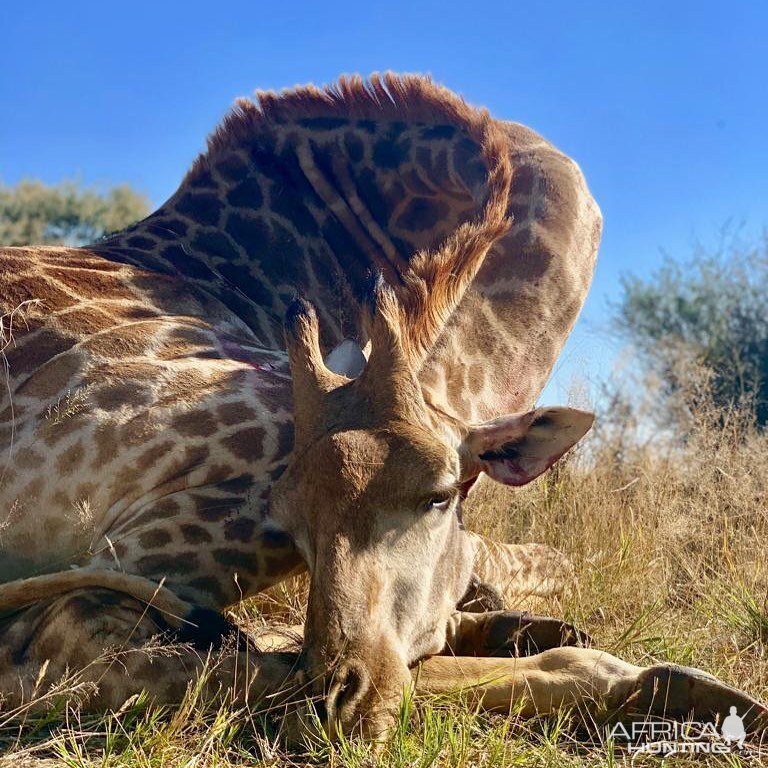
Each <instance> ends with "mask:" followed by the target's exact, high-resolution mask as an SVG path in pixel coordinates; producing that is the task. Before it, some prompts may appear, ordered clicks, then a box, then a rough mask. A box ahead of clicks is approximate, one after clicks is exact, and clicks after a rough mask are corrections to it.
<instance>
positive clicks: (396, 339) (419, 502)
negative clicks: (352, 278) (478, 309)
mask: <svg viewBox="0 0 768 768" xmlns="http://www.w3.org/2000/svg"><path fill="white" fill-rule="evenodd" d="M402 318H403V314H402V305H401V304H400V303H399V301H398V300H397V298H396V297H395V294H394V293H393V292H392V291H391V290H390V289H389V288H387V287H386V286H384V285H381V284H380V285H378V286H377V288H376V289H375V294H374V300H373V308H372V312H371V318H370V322H369V324H368V327H369V335H370V339H371V354H370V358H369V360H368V361H367V363H366V365H365V367H364V369H363V371H362V373H361V374H360V375H359V376H357V377H356V378H348V377H347V376H344V375H341V374H338V373H334V372H332V371H331V370H329V369H328V368H327V367H326V365H325V363H324V361H323V357H322V355H321V351H320V345H319V338H318V323H317V317H316V314H315V312H314V310H313V308H312V306H311V305H310V304H308V303H307V302H305V301H303V300H297V301H296V302H294V304H293V305H292V306H291V307H290V309H289V311H288V317H287V323H286V335H287V339H288V350H289V356H290V362H291V371H292V374H293V386H294V424H295V429H296V435H295V446H294V453H293V458H292V461H291V463H290V464H289V466H288V468H287V470H286V472H285V473H284V474H283V476H282V477H281V478H280V480H279V481H278V483H277V484H276V486H275V487H274V489H273V493H272V512H271V514H272V516H273V518H274V519H275V521H276V522H277V523H278V524H279V525H281V526H283V527H284V528H285V529H286V530H287V531H288V532H289V533H290V534H291V536H292V537H293V538H294V540H295V541H296V543H297V545H298V547H299V549H300V550H301V552H302V554H303V556H304V558H305V560H306V562H307V564H308V566H309V571H310V574H311V583H310V594H309V604H308V611H307V621H306V628H305V645H304V654H305V661H306V671H307V672H308V673H309V675H310V676H311V677H312V679H313V680H314V681H315V692H316V693H318V694H320V695H324V697H325V698H324V702H325V711H326V713H327V718H328V726H329V728H330V729H331V730H332V731H333V730H334V729H335V728H337V727H339V725H340V726H341V727H342V728H343V729H346V730H354V728H355V727H356V726H357V725H361V726H362V729H363V733H366V734H367V735H376V734H381V733H383V732H386V730H387V727H388V725H389V724H390V723H391V722H392V717H393V711H394V709H395V708H396V707H397V704H398V702H399V700H400V697H401V696H402V693H403V689H404V687H406V686H408V685H409V684H410V680H411V676H410V671H409V667H410V666H411V665H413V663H415V662H416V661H417V660H419V659H420V658H422V657H424V656H426V655H429V654H434V653H437V652H439V651H440V650H441V648H442V647H443V645H444V643H445V633H446V626H447V623H448V620H449V618H450V616H451V614H452V613H453V611H454V610H455V606H456V604H457V602H458V601H459V600H460V599H461V597H462V595H463V594H464V592H465V591H466V588H467V585H468V583H469V580H470V577H471V572H472V565H473V552H472V551H471V547H470V545H469V539H468V537H467V536H465V535H463V534H462V530H461V514H460V505H461V497H462V489H463V488H466V487H467V485H469V484H471V482H472V481H473V480H474V479H475V478H476V477H477V476H478V474H479V473H480V472H481V471H485V472H486V473H488V474H489V475H490V476H491V477H493V478H494V479H496V480H498V481H500V482H502V483H505V484H509V485H523V484H525V483H527V482H529V481H530V480H532V479H534V478H535V477H536V476H538V475H539V474H541V473H542V472H544V471H545V470H546V469H547V468H548V467H549V466H551V465H552V464H553V463H554V462H555V461H557V459H558V458H559V457H560V456H561V455H562V454H563V453H565V451H567V450H568V449H569V448H570V447H571V446H572V445H573V444H574V443H576V441H577V440H579V439H580V438H581V437H582V435H584V434H585V433H586V431H587V430H588V429H589V427H590V426H591V424H592V415H591V414H588V413H583V412H580V411H575V410H572V409H568V408H548V409H547V408H545V409H539V410H536V411H531V412H529V413H525V414H514V415H510V416H505V417H502V418H499V419H496V420H494V421H492V422H488V423H485V424H480V425H466V424H460V423H456V422H454V421H451V422H450V423H446V422H445V421H443V420H442V419H441V418H439V416H437V415H436V414H435V412H434V411H433V410H432V409H430V408H429V407H428V405H427V403H426V402H425V401H424V398H423V396H422V391H421V388H420V386H419V384H418V381H417V377H416V365H415V362H414V356H413V344H412V343H410V342H409V340H408V336H407V334H406V332H405V329H404V328H403V324H402ZM409 350H410V352H409Z"/></svg>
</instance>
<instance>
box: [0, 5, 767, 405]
mask: <svg viewBox="0 0 768 768" xmlns="http://www.w3.org/2000/svg"><path fill="white" fill-rule="evenodd" d="M766 41H768V3H766V2H763V1H762V0H760V1H757V0H754V1H753V2H738V1H736V2H731V3H728V4H725V3H721V2H720V3H715V2H712V1H711V0H702V1H701V2H697V3H692V2H675V0H667V2H657V0H651V1H649V2H642V3H640V2H633V3H629V2H610V3H608V2H604V3H583V2H582V3H574V2H572V0H566V1H565V2H561V1H560V0H557V1H555V2H534V1H533V0H529V1H528V2H526V3H518V2H485V3H470V2H462V3H450V2H445V0H444V1H443V2H441V3H426V2H415V1H414V0H409V1H404V0H390V2H387V3H386V4H385V3H380V4H376V3H361V2H358V3H351V2H330V1H327V2H323V3H292V2H283V3H260V2H256V1H255V0H251V2H226V1H225V0H222V1H221V2H218V3H212V2H206V3H202V2H192V1H190V0H187V1H186V2H176V1H173V2H158V1H156V2H151V3H150V2H143V1H139V2H131V3H116V2H109V1H106V2H105V1H104V0H102V1H101V2H98V3H96V2H81V1H80V0H68V1H67V2H66V3H62V2H39V1H38V0H26V1H25V2H17V0H5V2H3V3H2V6H1V7H0V51H2V53H1V54H0V105H1V106H2V109H1V111H0V114H1V115H2V119H0V180H2V181H3V182H4V183H6V184H13V183H15V182H16V181H18V180H19V179H21V178H24V177H35V178H40V179H42V180H43V181H46V182H56V181H60V180H62V179H65V178H78V179H80V180H81V181H83V182H85V183H87V184H96V185H101V186H107V185H110V184H114V183H118V182H129V183H130V184H132V185H133V186H135V187H136V188H138V189H139V190H141V191H143V192H144V193H146V194H147V195H148V196H149V197H150V199H151V200H152V202H153V203H155V204H160V203H161V202H162V201H163V200H164V199H165V198H166V197H167V196H168V195H169V194H170V193H171V192H172V191H173V190H174V188H175V187H176V185H177V183H178V181H179V179H180V178H181V175H182V174H183V172H184V171H185V169H186V168H187V167H188V165H189V164H190V162H191V161H192V159H193V158H194V156H195V154H196V153H197V152H198V151H199V150H200V149H201V148H202V147H203V141H204V138H205V136H206V134H207V133H208V132H209V131H210V130H211V129H212V128H213V127H214V125H215V124H216V123H217V121H218V120H219V119H220V118H221V116H222V115H223V113H224V112H225V111H226V109H227V107H228V105H229V104H230V103H231V102H232V100H233V99H234V97H236V96H239V95H247V94H250V93H251V92H252V91H253V90H254V89H255V88H257V87H258V88H280V87H283V86H290V85H293V84H296V83H304V82H308V81H314V82H317V83H322V82H327V81H330V80H333V79H334V78H335V77H336V76H337V75H338V74H339V73H341V72H361V73H370V72H372V71H377V70H384V69H393V70H398V71H411V72H429V73H431V74H432V75H433V76H434V77H435V78H436V79H437V80H439V81H440V82H442V83H444V84H445V85H448V86H449V87H451V88H453V89H455V90H458V91H459V92H461V93H462V94H464V96H465V97H467V99H468V100H469V101H471V102H473V103H477V104H483V105H486V106H488V107H489V108H490V109H491V110H492V111H493V113H494V114H495V115H497V116H499V117H503V118H506V119H510V120H517V121H519V122H523V123H526V124H528V125H530V126H531V127H533V128H535V129H536V130H538V131H540V132H541V133H543V134H544V135H545V136H546V137H547V138H549V139H550V140H552V141H553V142H555V143H556V144H557V145H558V146H559V147H560V148H562V149H563V150H565V151H566V152H567V153H569V154H570V155H571V156H572V157H574V158H575V159H576V160H577V161H578V162H579V163H580V165H581V166H582V168H583V169H584V172H585V173H586V176H587V179H588V182H589V184H590V187H591V189H592V191H593V193H594V195H595V197H596V198H597V200H598V202H599V203H600V205H601V207H602V209H603V213H604V216H605V235H604V239H603V245H602V248H601V252H600V260H599V266H598V270H597V274H596V277H595V282H594V287H593V290H592V293H591V296H590V298H589V300H588V302H587V306H586V307H585V310H584V312H583V314H582V317H581V319H580V321H579V324H578V326H577V329H576V331H575V333H574V335H573V337H572V339H571V340H570V342H569V344H568V346H567V347H566V350H565V353H564V355H563V356H562V358H561V360H560V362H559V363H558V366H557V368H556V374H555V377H554V380H553V382H552V383H551V384H550V385H549V386H548V388H547V390H546V391H545V393H544V396H543V401H544V402H552V401H555V400H560V401H562V400H563V399H564V398H565V397H566V395H567V391H568V389H569V387H570V386H571V383H572V382H573V380H574V378H586V379H587V380H593V379H596V378H599V377H601V376H606V375H609V372H610V370H611V360H612V358H613V355H614V352H615V350H613V348H612V347H611V346H610V344H609V343H608V341H607V340H606V337H605V334H604V333H603V332H602V329H603V328H604V326H605V322H606V318H607V309H606V306H607V302H608V300H609V299H611V298H613V299H616V298H618V296H619V280H618V279H619V275H620V274H622V273H624V272H627V271H631V272H634V273H636V274H641V275H644V274H647V273H649V272H650V271H652V270H653V269H654V268H655V267H656V266H658V265H659V263H660V261H661V249H664V250H666V251H668V252H669V253H671V254H673V255H679V256H681V257H684V256H686V255H687V254H688V253H689V252H690V246H691V244H692V242H693V240H694V239H699V240H701V241H703V242H704V243H708V242H714V241H715V240H716V239H717V235H718V233H719V230H720V228H721V226H722V225H723V223H724V222H726V221H727V220H729V219H730V220H734V221H737V222H742V221H743V222H745V229H744V234H745V235H746V236H749V235H750V234H755V233H757V232H758V231H760V229H761V228H762V227H763V226H766V225H768V85H767V84H768V56H766V48H767V47H768V43H767V42H766Z"/></svg>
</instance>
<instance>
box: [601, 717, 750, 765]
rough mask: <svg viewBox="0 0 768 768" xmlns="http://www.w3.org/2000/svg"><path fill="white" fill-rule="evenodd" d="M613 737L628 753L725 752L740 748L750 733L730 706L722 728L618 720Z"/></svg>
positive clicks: (702, 724) (716, 753) (661, 721)
mask: <svg viewBox="0 0 768 768" xmlns="http://www.w3.org/2000/svg"><path fill="white" fill-rule="evenodd" d="M610 736H611V738H613V739H614V740H615V741H616V742H617V743H619V744H624V745H626V748H627V751H628V752H632V753H635V754H652V755H665V756H666V755H672V754H677V753H694V754H708V755H723V754H728V753H729V752H733V751H734V750H736V749H741V748H742V747H743V746H744V739H745V738H746V736H747V732H746V730H745V728H744V721H743V720H742V718H741V717H740V716H739V714H738V712H737V711H736V707H731V708H730V714H729V715H728V717H726V718H725V719H724V720H723V723H722V725H721V726H720V729H719V730H718V728H717V726H716V725H715V723H700V722H696V721H693V722H686V723H678V722H672V721H669V720H642V721H638V722H634V723H631V724H630V725H629V726H627V725H625V724H624V723H616V725H614V726H613V728H612V729H611V731H610Z"/></svg>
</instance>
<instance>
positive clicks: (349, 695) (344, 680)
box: [325, 659, 371, 725]
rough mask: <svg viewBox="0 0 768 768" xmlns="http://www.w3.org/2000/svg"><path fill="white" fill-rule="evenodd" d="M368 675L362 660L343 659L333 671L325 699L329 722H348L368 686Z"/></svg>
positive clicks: (354, 713)
mask: <svg viewBox="0 0 768 768" xmlns="http://www.w3.org/2000/svg"><path fill="white" fill-rule="evenodd" d="M370 680H371V678H370V675H369V674H368V671H367V670H366V668H365V666H364V665H363V663H362V662H360V661H357V660H356V659H351V660H348V661H343V662H342V663H341V664H340V665H339V666H338V667H337V668H336V670H335V671H334V672H333V676H332V678H331V686H330V689H329V690H328V695H327V696H326V699H325V708H326V712H327V713H328V722H329V724H336V723H340V724H344V725H346V724H348V723H349V721H350V719H352V718H353V717H354V716H355V715H356V709H357V707H358V705H359V704H360V701H361V700H362V698H363V697H364V696H365V694H366V692H367V691H368V688H369V687H370Z"/></svg>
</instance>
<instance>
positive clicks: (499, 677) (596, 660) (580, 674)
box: [413, 647, 768, 733]
mask: <svg viewBox="0 0 768 768" xmlns="http://www.w3.org/2000/svg"><path fill="white" fill-rule="evenodd" d="M413 676H414V680H415V687H416V691H417V693H420V694H427V695H435V694H460V695H462V696H464V697H469V698H470V700H473V701H474V702H475V703H477V704H478V705H480V706H481V707H482V708H484V709H487V710H493V711H501V712H508V711H510V709H515V711H518V708H519V712H520V714H521V716H523V717H532V716H534V715H539V714H552V713H554V712H556V711H557V710H559V709H562V708H574V709H578V710H579V711H580V712H582V713H585V714H586V713H589V715H590V716H592V717H594V716H601V715H608V716H610V717H612V718H615V719H618V720H620V721H621V720H627V721H631V720H637V719H644V718H647V717H649V716H655V717H667V718H674V719H686V718H691V719H693V720H696V721H698V722H704V723H706V722H716V721H719V722H722V719H723V718H724V717H725V716H726V715H727V714H728V712H729V709H730V707H732V706H735V707H736V708H737V711H738V714H739V716H741V717H742V718H743V720H744V724H745V726H746V729H747V731H748V732H749V733H762V732H764V731H766V730H767V729H768V708H766V706H765V705H764V704H762V703H760V702H759V701H757V700H755V699H753V698H752V697H750V696H748V695H747V694H746V693H744V692H742V691H740V690H738V689H736V688H732V687H730V686H728V685H725V684H724V683H721V682H720V681H719V680H717V679H716V678H714V677H712V676H711V675H708V674H707V673H705V672H702V671H701V670H698V669H691V668H689V667H679V666H676V665H670V664H658V665H654V666H652V667H648V668H643V667H638V666H635V665H634V664H629V663H628V662H626V661H622V660H621V659H618V658H617V657H615V656H612V655H611V654H609V653H605V652H604V651H598V650H595V649H591V648H573V647H571V648H556V649H553V650H548V651H544V652H543V653H539V654H537V655H535V656H526V657H523V658H517V659H483V658H461V657H449V656H433V657H432V658H429V659H427V660H426V661H424V662H422V663H421V664H419V665H418V666H417V667H416V668H415V669H414V670H413Z"/></svg>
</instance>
